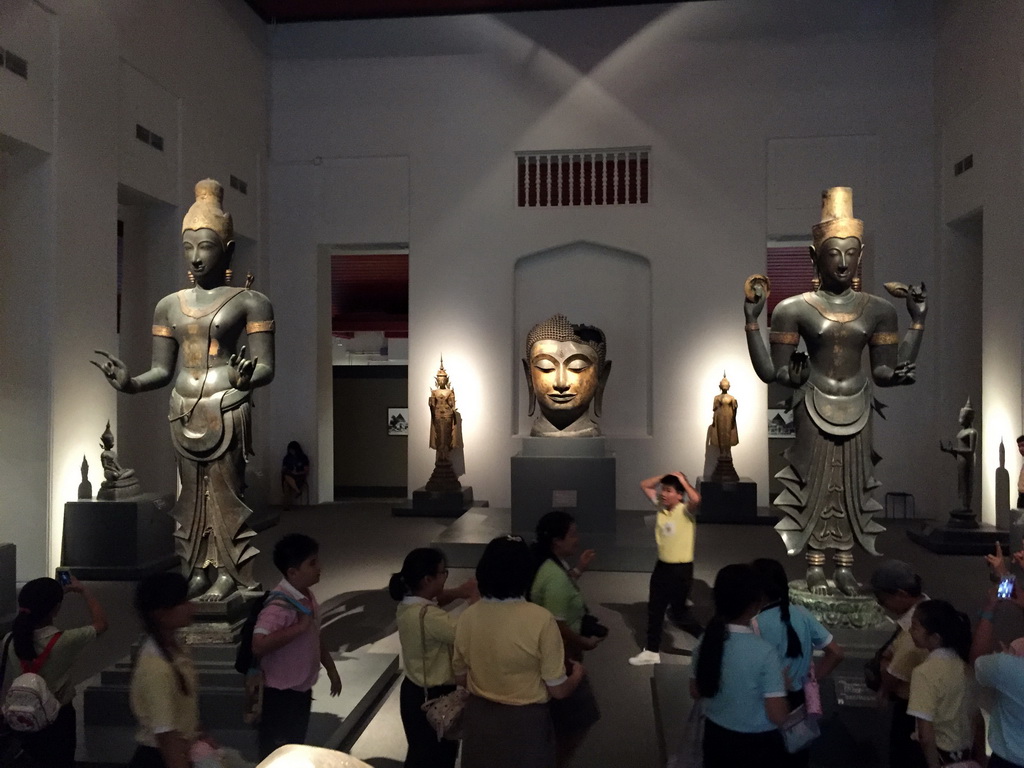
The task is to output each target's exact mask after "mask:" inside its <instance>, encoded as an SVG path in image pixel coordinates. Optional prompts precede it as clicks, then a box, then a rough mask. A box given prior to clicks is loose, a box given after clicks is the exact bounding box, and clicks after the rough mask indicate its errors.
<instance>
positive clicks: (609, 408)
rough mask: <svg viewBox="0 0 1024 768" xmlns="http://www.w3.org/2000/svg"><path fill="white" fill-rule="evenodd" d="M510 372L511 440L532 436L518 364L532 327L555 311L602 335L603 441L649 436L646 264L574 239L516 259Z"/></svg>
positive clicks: (626, 253)
mask: <svg viewBox="0 0 1024 768" xmlns="http://www.w3.org/2000/svg"><path fill="white" fill-rule="evenodd" d="M513 290H514V292H515V295H514V306H515V316H514V331H513V339H512V349H513V355H512V371H513V375H514V376H515V377H516V381H517V382H518V385H517V387H516V388H515V390H514V391H515V393H516V397H515V398H514V401H513V408H512V434H513V435H515V436H526V435H529V434H530V425H531V423H532V421H533V417H531V416H528V415H527V411H528V406H529V404H528V400H527V397H528V393H527V387H526V379H525V376H524V374H523V366H522V362H521V359H522V358H523V356H524V355H525V354H526V350H525V346H526V334H527V333H528V332H529V330H530V328H531V327H533V326H534V325H536V324H537V323H539V322H541V321H542V320H545V319H546V318H548V317H550V316H551V315H553V314H555V313H558V312H560V313H562V314H563V315H565V316H566V317H568V318H569V320H570V321H571V322H573V323H584V324H586V325H596V326H597V327H598V328H600V329H601V330H603V331H604V333H605V336H606V338H607V343H608V359H609V360H611V361H612V370H611V375H610V376H609V378H608V387H607V389H606V390H605V393H604V407H603V409H602V415H601V418H600V422H599V423H600V425H601V431H602V432H603V433H604V434H605V435H607V436H609V437H646V436H648V435H650V434H651V421H652V415H651V367H652V366H651V265H650V262H649V261H648V259H647V258H646V257H644V256H641V255H639V254H636V253H630V252H629V251H624V250H621V249H619V248H613V247H611V246H607V245H601V244H598V243H591V242H587V241H576V242H573V243H567V244H565V245H559V246H556V247H554V248H550V249H547V250H543V251H538V252H537V253H531V254H527V255H525V256H521V257H520V258H519V259H517V260H516V263H515V279H514V289H513Z"/></svg>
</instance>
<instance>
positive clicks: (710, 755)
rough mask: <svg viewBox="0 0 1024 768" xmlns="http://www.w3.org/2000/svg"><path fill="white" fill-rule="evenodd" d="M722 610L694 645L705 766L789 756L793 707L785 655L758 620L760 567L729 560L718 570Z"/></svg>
mask: <svg viewBox="0 0 1024 768" xmlns="http://www.w3.org/2000/svg"><path fill="white" fill-rule="evenodd" d="M713 593H714V601H715V616H714V618H713V619H712V620H711V621H710V623H709V624H708V626H707V629H705V631H704V635H703V637H702V638H701V642H700V644H699V645H698V647H697V648H696V649H695V650H694V660H693V666H692V669H693V678H692V679H691V680H690V693H691V695H692V696H693V697H694V699H700V700H701V701H702V702H703V705H704V714H705V716H706V720H705V723H704V768H735V766H738V765H748V764H749V763H750V759H751V757H752V756H754V755H756V756H757V765H758V767H759V768H781V766H783V765H784V760H785V758H786V750H785V748H784V746H783V743H782V735H781V734H780V732H779V730H778V726H779V725H781V724H782V723H783V722H784V721H785V720H786V716H787V715H788V714H789V707H788V706H787V703H786V685H785V681H784V680H783V676H782V661H781V660H780V658H779V654H778V652H777V651H776V650H775V649H774V648H773V647H772V646H771V644H770V643H768V642H767V641H766V640H763V639H762V638H760V637H758V636H757V635H755V634H754V630H753V629H752V628H751V620H752V619H753V618H754V616H755V615H757V612H758V610H759V609H760V607H761V588H760V584H759V582H758V578H757V574H756V573H755V572H754V569H753V568H752V567H751V566H749V565H745V564H735V565H727V566H725V567H724V568H723V569H722V570H720V571H719V572H718V575H717V576H716V577H715V586H714V589H713Z"/></svg>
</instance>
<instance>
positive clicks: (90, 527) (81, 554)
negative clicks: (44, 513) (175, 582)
mask: <svg viewBox="0 0 1024 768" xmlns="http://www.w3.org/2000/svg"><path fill="white" fill-rule="evenodd" d="M173 506H174V497H173V496H170V495H167V496H160V495H158V494H155V493H147V494H143V495H142V496H137V497H136V498H134V499H130V500H126V501H93V500H91V499H87V500H81V501H69V502H68V503H66V504H65V505H64V537H63V541H62V545H61V558H60V562H61V565H62V566H63V567H64V568H69V569H71V571H72V572H73V573H74V574H75V576H77V577H78V578H79V579H81V580H83V581H89V580H92V581H134V580H136V579H141V578H142V577H143V576H147V575H148V574H150V573H156V572H158V571H165V570H167V569H168V568H173V567H174V566H175V565H176V564H177V562H178V558H177V557H175V554H174V540H173V538H172V534H173V533H174V520H173V519H172V518H171V509H172V508H173Z"/></svg>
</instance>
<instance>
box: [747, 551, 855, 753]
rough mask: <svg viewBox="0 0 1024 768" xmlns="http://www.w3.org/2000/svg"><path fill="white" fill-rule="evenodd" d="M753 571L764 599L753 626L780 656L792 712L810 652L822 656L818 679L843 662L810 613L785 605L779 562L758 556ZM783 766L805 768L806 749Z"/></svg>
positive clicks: (799, 700) (783, 575) (801, 698)
mask: <svg viewBox="0 0 1024 768" xmlns="http://www.w3.org/2000/svg"><path fill="white" fill-rule="evenodd" d="M753 568H754V571H755V572H756V573H757V575H758V577H759V578H760V580H761V591H762V592H763V593H764V599H765V603H764V605H763V606H761V612H760V613H759V614H758V615H757V617H756V618H755V619H754V626H755V628H756V630H757V632H758V634H760V636H761V637H762V638H763V639H765V640H767V641H768V642H769V643H771V644H772V646H773V647H774V648H775V650H776V651H777V652H778V654H779V656H780V657H782V672H783V675H785V678H786V701H787V702H788V705H789V710H790V711H793V710H794V709H796V708H797V707H799V706H800V705H801V704H803V703H804V684H805V683H806V682H807V678H808V674H809V672H810V669H811V664H812V663H814V651H815V650H823V651H824V653H825V656H824V658H822V659H821V661H819V662H818V664H817V665H816V667H815V676H816V677H817V679H819V680H820V679H822V678H823V677H825V676H826V675H828V674H829V673H830V672H832V670H834V669H835V668H836V667H837V666H838V665H839V662H841V661H842V660H843V655H844V654H843V649H842V648H841V647H840V646H839V645H838V644H837V643H836V642H835V640H834V639H833V637H832V633H831V632H829V631H828V630H827V629H825V627H824V626H822V624H821V622H820V621H818V620H817V619H816V618H814V616H812V615H811V613H810V611H808V610H806V609H805V608H803V607H801V606H799V605H790V604H789V582H788V581H787V578H786V571H785V569H784V568H783V567H782V563H780V562H779V561H778V560H771V559H769V558H766V557H762V558H758V559H757V560H755V561H754V562H753ZM786 764H787V765H788V766H790V768H806V766H807V765H809V764H810V750H809V749H804V750H801V751H800V752H796V753H795V754H792V755H788V757H787V761H786Z"/></svg>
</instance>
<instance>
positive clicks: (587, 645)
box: [530, 510, 607, 766]
mask: <svg viewBox="0 0 1024 768" xmlns="http://www.w3.org/2000/svg"><path fill="white" fill-rule="evenodd" d="M536 534H537V542H536V544H534V553H535V554H536V556H537V560H538V563H539V566H538V568H537V574H536V576H534V578H533V585H532V586H531V587H530V602H533V603H536V604H537V605H541V606H543V607H545V608H547V609H548V610H549V611H551V613H552V614H553V615H554V617H555V620H556V621H557V622H558V629H559V631H560V632H561V634H562V643H563V644H564V645H565V656H566V659H567V660H572V661H582V659H583V652H584V651H592V650H593V649H594V648H596V647H597V646H598V644H599V643H600V642H601V640H603V639H604V635H605V634H606V633H607V630H606V629H605V628H604V627H600V625H598V626H599V629H598V631H599V632H601V634H600V635H594V634H590V632H592V631H593V630H591V629H589V627H590V626H592V624H591V622H593V619H592V618H591V619H590V620H588V631H587V632H584V627H583V623H584V616H586V615H587V606H586V604H585V603H584V602H583V595H582V593H581V592H580V589H579V586H578V585H577V580H578V579H579V577H580V576H581V575H582V574H583V572H584V571H585V570H586V569H587V567H588V566H589V565H590V563H591V561H592V560H593V559H594V555H595V553H594V550H592V549H588V550H585V551H584V552H583V553H582V554H581V555H580V556H579V560H578V561H577V564H576V565H575V566H570V565H569V560H570V559H571V558H573V557H574V556H575V555H576V549H577V547H578V546H579V542H580V536H579V530H578V529H577V527H576V521H575V519H573V516H572V515H570V514H569V513H568V512H564V511H562V510H554V511H553V512H548V513H547V514H546V515H544V516H543V517H541V519H540V520H539V521H537V528H536ZM593 623H595V624H596V622H593ZM600 717H601V712H600V710H599V709H598V706H597V700H596V698H595V697H594V691H593V689H592V688H591V687H590V678H589V677H584V678H583V681H582V682H581V683H580V685H579V686H578V687H577V688H576V690H575V692H574V693H573V694H572V695H571V696H569V697H568V698H565V699H560V700H558V699H556V700H553V701H552V702H551V719H552V720H553V721H554V726H555V739H556V743H557V749H558V753H557V756H558V765H559V766H563V765H567V764H568V763H569V760H570V759H571V758H572V755H573V754H574V753H575V751H576V748H577V747H578V746H579V745H580V743H581V742H582V741H583V738H584V736H586V734H587V731H588V730H589V729H590V726H592V725H593V724H594V723H596V722H597V721H598V720H599V719H600Z"/></svg>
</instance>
